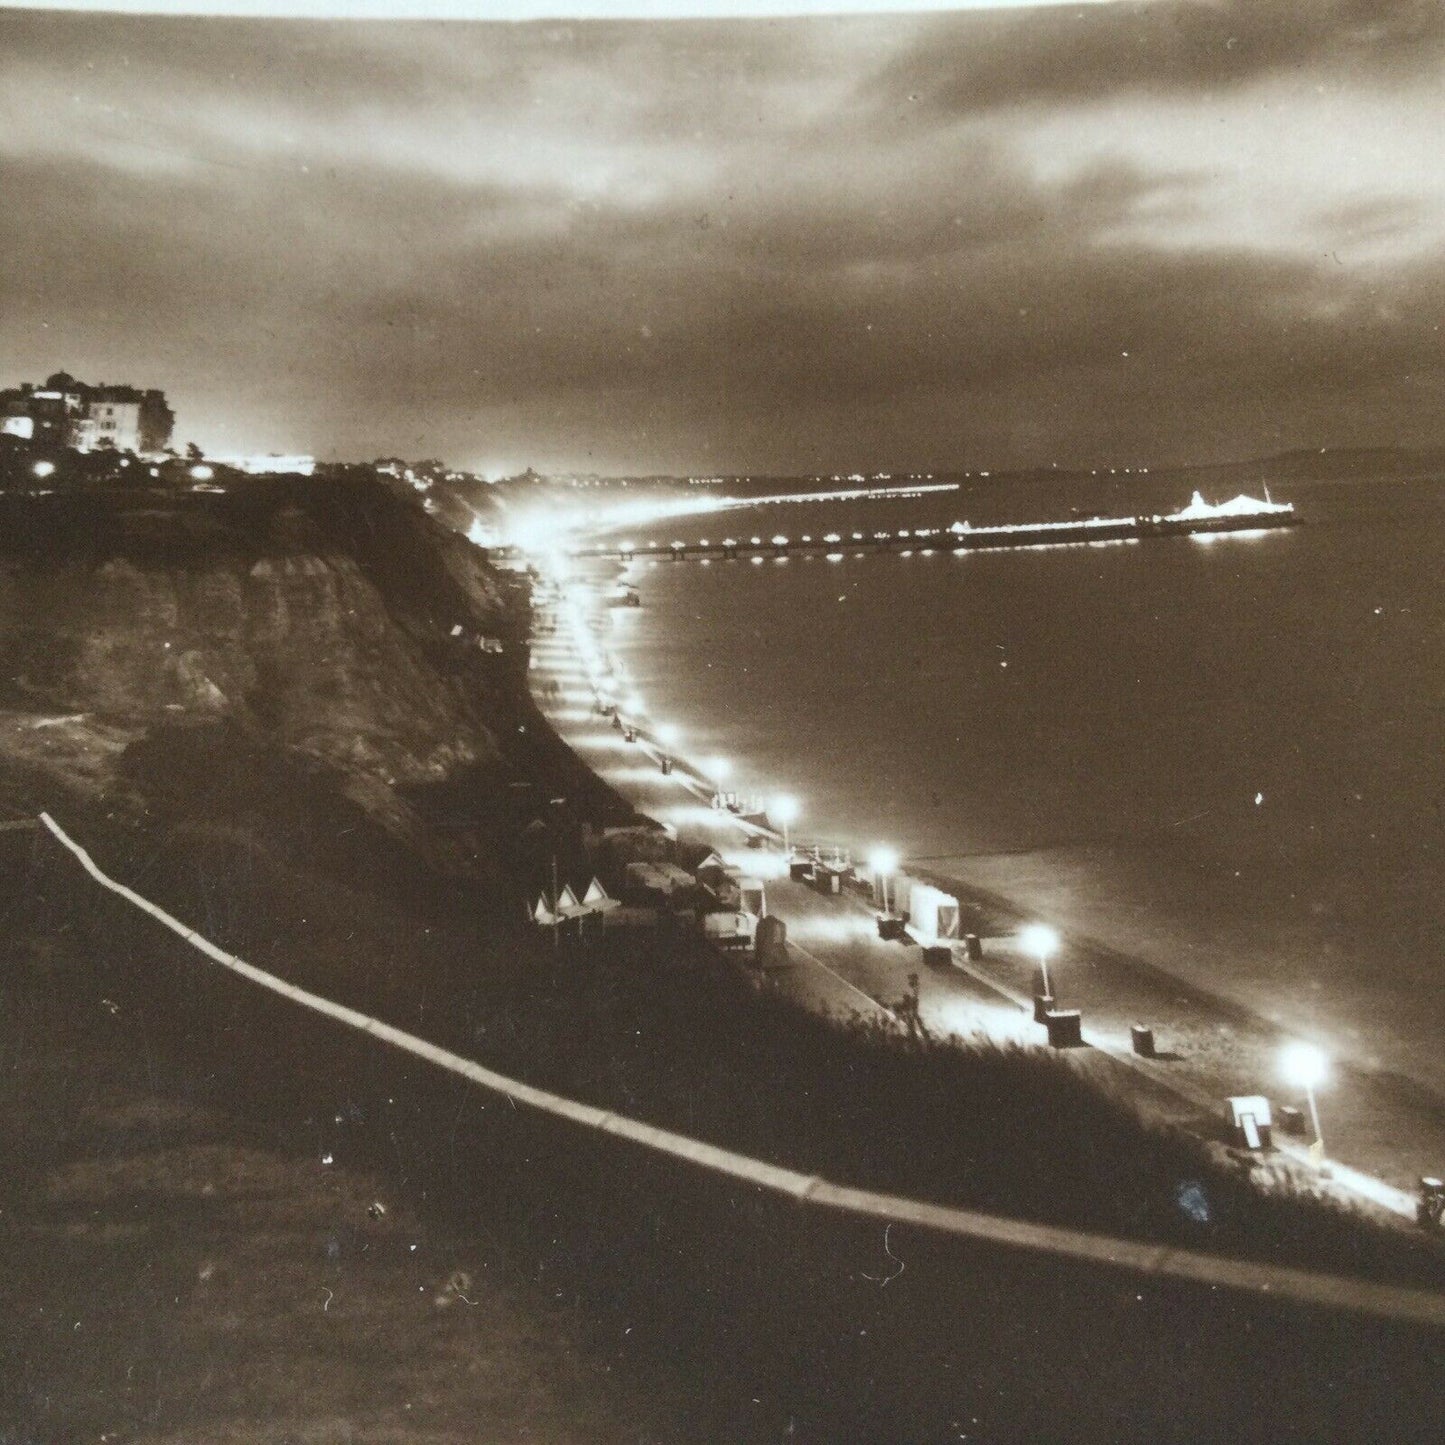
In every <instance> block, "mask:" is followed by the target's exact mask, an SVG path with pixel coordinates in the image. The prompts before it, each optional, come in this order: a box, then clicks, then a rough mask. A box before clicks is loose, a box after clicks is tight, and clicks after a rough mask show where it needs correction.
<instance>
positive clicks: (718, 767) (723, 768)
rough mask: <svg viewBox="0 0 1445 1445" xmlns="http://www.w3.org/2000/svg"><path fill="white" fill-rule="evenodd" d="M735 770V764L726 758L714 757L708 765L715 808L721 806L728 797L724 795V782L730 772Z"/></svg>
mask: <svg viewBox="0 0 1445 1445" xmlns="http://www.w3.org/2000/svg"><path fill="white" fill-rule="evenodd" d="M732 770H733V765H732V763H730V762H729V761H728V760H727V759H726V758H714V759H713V760H712V761H711V762H710V763H709V764H708V765H707V771H708V776H709V777H710V778H711V779H712V794H713V796H712V805H713V807H714V808H721V807H722V806H723V805H724V804H725V802H726V799H725V798H724V797H723V784H724V783H725V782H727V780H728V774H729V773H731V772H732Z"/></svg>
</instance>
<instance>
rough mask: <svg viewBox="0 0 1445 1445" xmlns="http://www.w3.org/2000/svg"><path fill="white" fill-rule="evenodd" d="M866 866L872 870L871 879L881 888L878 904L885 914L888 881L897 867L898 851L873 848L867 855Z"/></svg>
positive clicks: (886, 910)
mask: <svg viewBox="0 0 1445 1445" xmlns="http://www.w3.org/2000/svg"><path fill="white" fill-rule="evenodd" d="M868 866H869V867H870V868H871V869H872V870H873V879H874V882H875V883H877V884H881V885H882V887H881V889H880V890H879V891H880V893H881V895H882V896H881V898H880V899H879V902H880V903H881V904H882V906H883V911H884V912H885V913H887V912H888V911H889V908H888V880H889V878H891V877H892V876H893V873H894V871H895V870H896V869H897V867H898V850H897V849H896V848H875V849H874V850H873V851H872V852H871V853H870V854H869V855H868Z"/></svg>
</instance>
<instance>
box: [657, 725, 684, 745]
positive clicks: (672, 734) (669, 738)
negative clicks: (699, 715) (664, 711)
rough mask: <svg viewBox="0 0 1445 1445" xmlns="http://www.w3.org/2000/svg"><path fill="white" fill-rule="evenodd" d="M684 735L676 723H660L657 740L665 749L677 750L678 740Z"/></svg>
mask: <svg viewBox="0 0 1445 1445" xmlns="http://www.w3.org/2000/svg"><path fill="white" fill-rule="evenodd" d="M681 736H682V734H681V733H680V732H679V731H678V728H677V724H676V723H658V725H657V740H658V742H660V743H661V744H662V745H663V747H665V748H675V747H676V746H677V740H678V738H679V737H681Z"/></svg>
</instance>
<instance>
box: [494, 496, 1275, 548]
mask: <svg viewBox="0 0 1445 1445" xmlns="http://www.w3.org/2000/svg"><path fill="white" fill-rule="evenodd" d="M1302 521H1303V518H1301V517H1300V516H1299V514H1298V513H1297V512H1296V511H1295V509H1294V507H1293V506H1292V505H1291V504H1289V503H1278V502H1268V501H1265V502H1261V501H1257V500H1256V499H1254V498H1252V497H1237V498H1235V500H1234V501H1233V502H1226V503H1223V504H1222V505H1220V506H1217V507H1215V506H1210V505H1209V504H1208V503H1206V502H1203V501H1202V500H1201V499H1200V498H1199V496H1198V494H1197V493H1196V495H1195V498H1194V500H1193V501H1192V502H1191V503H1190V505H1189V506H1188V507H1186V508H1184V509H1183V510H1181V511H1178V512H1172V513H1169V514H1167V515H1162V516H1161V515H1158V514H1154V515H1149V516H1135V517H1086V518H1079V517H1074V518H1070V519H1069V520H1067V521H1062V522H1023V523H1015V524H1012V525H1006V526H993V527H973V526H970V525H969V523H967V522H955V523H953V525H952V526H949V527H914V528H910V527H902V528H899V529H898V530H896V531H873V532H861V531H854V532H826V533H803V534H801V535H794V536H788V535H785V534H783V533H775V534H774V535H772V536H770V537H762V536H752V537H723V538H720V539H714V538H708V537H702V538H700V539H698V540H697V541H692V542H688V541H683V540H680V539H679V540H676V541H672V542H660V541H650V542H633V541H630V540H623V541H616V542H613V541H601V540H598V541H592V542H589V543H586V544H584V545H582V546H578V547H573V548H570V549H568V552H567V555H568V556H570V557H574V558H599V559H608V560H613V561H618V562H632V561H636V560H637V559H639V558H652V559H654V560H656V559H661V558H670V559H671V560H673V561H676V562H682V561H688V560H693V559H698V558H718V559H721V560H723V561H738V560H740V559H743V558H749V559H751V558H758V557H791V556H797V555H808V554H815V553H816V554H822V555H825V556H840V557H841V556H844V555H847V554H853V555H858V554H860V553H866V552H882V551H889V552H953V553H955V554H957V553H963V552H978V551H987V550H995V549H1000V548H1009V547H1072V546H1094V545H1098V544H1101V543H1112V542H1137V541H1144V540H1147V539H1149V538H1156V537H1190V536H1200V535H1217V534H1221V533H1230V532H1235V533H1237V532H1258V531H1265V530H1274V529H1277V528H1281V527H1295V526H1299V525H1300V523H1301V522H1302ZM497 553H498V554H499V555H500V556H502V557H516V558H520V557H521V556H522V551H521V549H519V548H516V547H503V548H499V549H497Z"/></svg>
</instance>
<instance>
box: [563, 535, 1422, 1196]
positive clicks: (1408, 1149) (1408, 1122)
mask: <svg viewBox="0 0 1445 1445" xmlns="http://www.w3.org/2000/svg"><path fill="white" fill-rule="evenodd" d="M625 571H626V566H625V564H623V565H618V564H611V565H608V564H604V563H598V562H595V561H594V562H591V563H590V564H589V566H588V576H589V578H590V579H591V580H592V581H593V582H594V584H595V581H596V579H597V578H598V577H605V578H606V579H607V580H608V581H613V580H616V579H617V578H618V577H619V576H621V575H623V574H624V573H625ZM604 611H605V609H604ZM538 704H539V707H540V708H541V710H542V712H543V714H544V715H546V716H547V717H548V720H549V722H550V723H551V725H552V727H553V728H554V729H556V730H557V731H558V733H559V734H560V735H561V736H562V737H563V739H564V741H565V742H567V743H568V745H569V747H571V748H572V750H573V751H574V752H575V753H577V755H578V756H579V758H580V759H581V761H582V762H583V764H584V765H585V766H588V767H591V768H593V769H594V771H599V772H601V773H602V776H603V777H604V780H605V781H606V782H608V783H609V785H610V786H611V787H613V788H614V789H615V790H616V791H617V792H619V793H621V794H622V795H623V796H625V797H627V798H628V799H629V801H630V803H631V804H632V806H634V807H635V808H636V809H637V810H638V811H639V812H640V813H643V814H644V815H648V814H649V807H648V800H647V798H646V797H645V796H642V795H639V791H638V789H637V787H636V786H635V785H634V786H629V782H628V779H627V778H625V777H616V776H614V777H611V778H608V777H607V776H606V769H607V766H608V764H607V762H606V761H605V760H604V759H599V758H597V757H595V756H594V757H588V756H586V749H585V748H580V749H579V748H578V746H577V745H576V744H577V737H578V729H579V727H581V728H583V729H584V730H585V727H586V723H585V722H583V721H581V718H579V717H577V716H575V715H574V716H573V717H572V718H571V719H570V720H569V719H568V718H559V717H558V716H556V715H554V714H553V713H552V712H550V711H549V709H548V708H547V706H546V704H545V702H543V700H542V699H540V698H539V699H538ZM573 712H574V714H576V712H577V710H576V709H573ZM581 717H582V718H585V709H584V710H583V711H582V714H581ZM569 733H570V734H571V736H569ZM682 751H683V752H684V753H685V751H686V750H685V749H684V750H682ZM684 765H685V766H687V765H686V764H684ZM691 771H692V772H693V773H694V774H695V775H696V776H698V777H702V776H703V773H704V770H703V769H701V768H698V767H696V766H692V767H691ZM633 772H634V774H635V773H636V770H635V769H634V770H633ZM808 831H809V833H812V834H817V833H819V831H820V830H815V829H809V830H808ZM1011 857H1012V855H990V857H989V861H993V862H997V860H998V859H999V858H1004V859H1010V858H1011ZM980 861H982V859H980ZM963 862H964V857H963V856H962V855H955V856H954V857H953V858H952V859H950V858H949V857H948V856H934V857H932V858H930V859H929V860H928V862H927V863H926V864H925V865H924V866H914V867H908V868H906V869H905V871H906V872H907V873H908V875H909V876H911V877H915V878H917V879H919V880H920V881H923V882H929V883H932V884H934V886H938V887H942V888H944V890H945V891H947V892H949V893H951V894H953V895H954V896H955V897H957V898H958V899H959V900H960V902H964V903H967V904H971V905H973V906H975V907H977V908H979V909H981V910H982V911H983V912H984V913H985V914H986V915H987V916H988V917H989V918H990V927H989V928H988V930H987V937H986V942H985V954H986V958H985V964H984V968H985V976H986V977H992V978H993V979H994V980H995V981H996V982H997V983H998V984H999V985H1000V986H1001V987H1002V988H1003V989H1004V990H1012V992H1013V996H1014V997H1015V998H1017V997H1018V996H1019V995H1024V996H1027V994H1029V993H1030V992H1031V991H1032V983H1033V976H1034V971H1035V967H1036V965H1035V964H1034V963H1033V961H1032V960H1030V959H1027V958H1025V957H1023V956H1022V955H1021V954H1020V952H1019V950H1018V948H1017V946H1016V940H1015V939H1014V934H1015V933H1016V931H1017V928H1018V926H1019V925H1020V924H1021V923H1023V922H1024V921H1025V920H1028V919H1029V918H1031V917H1034V916H1037V914H1038V910H1037V909H1036V908H1033V907H1030V906H1029V902H1028V895H1029V892H1030V890H1029V889H1028V888H1027V886H1024V887H1020V888H1018V889H1017V890H1015V889H1013V888H1008V887H1003V888H1000V887H997V886H988V885H983V884H980V883H979V882H977V881H976V880H970V879H969V878H968V877H967V876H966V874H965V870H964V869H963V868H962V867H959V866H949V865H950V863H953V864H955V865H960V864H962V863H963ZM1038 862H1039V860H1038V857H1037V854H1036V853H1023V854H1020V855H1017V858H1016V860H1015V861H1010V862H1009V863H1008V864H1007V868H1008V869H1009V870H1014V869H1016V868H1019V867H1022V866H1024V865H1027V866H1029V867H1032V868H1037V867H1038ZM1054 867H1055V869H1056V870H1057V864H1055V865H1054ZM1056 921H1062V920H1056ZM1066 951H1067V958H1068V960H1069V963H1068V968H1067V974H1066V980H1067V981H1066V982H1064V983H1062V984H1060V985H1059V986H1058V990H1059V993H1060V995H1061V1003H1062V1004H1063V1006H1066V1007H1082V1008H1083V1010H1084V1021H1085V1026H1086V1028H1092V1030H1093V1031H1094V1033H1095V1036H1096V1038H1097V1037H1099V1036H1101V1035H1106V1036H1107V1037H1108V1039H1109V1041H1110V1042H1111V1043H1112V1045H1113V1046H1114V1050H1117V1052H1118V1053H1120V1054H1125V1055H1126V1054H1127V1053H1128V1041H1129V1036H1130V1035H1129V1030H1130V1025H1131V1024H1135V1023H1143V1024H1148V1025H1151V1026H1152V1027H1154V1028H1155V1029H1156V1031H1157V1034H1158V1043H1159V1048H1160V1052H1161V1057H1162V1059H1163V1063H1162V1064H1154V1063H1150V1064H1148V1065H1139V1066H1138V1067H1139V1069H1140V1072H1141V1073H1143V1074H1144V1075H1145V1076H1146V1084H1147V1079H1148V1078H1150V1077H1152V1078H1153V1079H1154V1080H1155V1082H1156V1083H1160V1082H1161V1080H1163V1083H1162V1087H1163V1089H1164V1090H1166V1091H1169V1092H1178V1093H1180V1094H1181V1095H1183V1096H1186V1097H1188V1098H1189V1099H1191V1100H1192V1101H1193V1102H1194V1104H1195V1113H1196V1119H1195V1124H1196V1127H1198V1126H1199V1125H1200V1124H1201V1123H1203V1122H1204V1121H1203V1120H1202V1119H1201V1118H1199V1117H1198V1114H1199V1110H1200V1109H1202V1108H1203V1107H1205V1106H1206V1105H1212V1106H1213V1113H1214V1115H1215V1116H1220V1115H1222V1113H1223V1109H1224V1101H1225V1098H1226V1097H1227V1096H1228V1095H1230V1094H1241V1093H1254V1092H1262V1093H1265V1094H1266V1095H1268V1096H1270V1097H1271V1098H1272V1099H1273V1100H1274V1103H1275V1107H1276V1108H1278V1107H1279V1106H1280V1105H1281V1104H1286V1103H1289V1104H1293V1103H1296V1102H1297V1101H1296V1100H1294V1099H1293V1098H1292V1097H1291V1096H1290V1092H1289V1091H1288V1090H1286V1089H1284V1088H1283V1087H1282V1086H1281V1085H1280V1084H1279V1083H1278V1082H1277V1080H1276V1078H1275V1075H1274V1067H1275V1055H1276V1053H1277V1051H1278V1049H1279V1047H1280V1045H1281V1044H1282V1043H1284V1042H1285V1041H1286V1040H1287V1039H1289V1038H1290V1037H1297V1036H1298V1033H1297V1031H1290V1030H1287V1029H1286V1028H1285V1027H1284V1026H1283V1025H1282V1024H1281V1023H1280V1022H1278V1021H1277V1020H1273V1019H1271V1018H1269V1017H1268V1016H1267V1015H1266V1014H1264V1013H1263V1012H1261V1011H1260V1010H1258V1009H1255V1008H1252V1007H1251V1006H1250V1005H1249V1004H1248V1003H1247V1002H1243V1001H1241V1000H1240V999H1238V998H1236V997H1232V996H1231V995H1229V994H1228V993H1226V992H1223V991H1216V990H1212V989H1210V988H1208V987H1205V986H1202V985H1201V984H1199V983H1198V982H1197V981H1196V980H1194V979H1191V978H1190V977H1188V976H1186V975H1185V974H1184V973H1183V972H1174V971H1171V970H1169V969H1168V968H1166V967H1163V966H1161V965H1160V964H1158V963H1155V962H1152V961H1150V960H1149V959H1148V958H1146V957H1144V956H1143V955H1142V954H1140V953H1135V952H1130V951H1127V950H1124V949H1120V948H1118V947H1116V946H1112V945H1111V944H1110V943H1108V942H1107V941H1105V940H1103V939H1100V938H1098V937H1096V936H1093V935H1091V934H1090V933H1089V932H1088V931H1086V930H1082V929H1078V928H1074V927H1070V928H1069V929H1068V931H1067V934H1066ZM905 953H906V954H907V955H908V956H911V958H912V960H913V961H912V963H911V965H910V964H905V963H904V961H903V959H904V955H905ZM917 959H918V955H917V952H916V951H915V950H912V949H910V950H906V951H905V950H902V949H900V950H899V968H898V985H899V986H898V987H897V989H896V991H895V992H894V993H893V995H892V997H895V998H896V997H901V996H902V994H903V993H904V991H905V989H904V986H903V985H904V981H905V980H906V979H907V978H908V976H909V974H910V971H911V972H913V973H918V972H920V970H919V968H918V962H917ZM922 974H923V976H922V986H923V989H924V997H925V999H926V998H927V996H928V993H929V991H930V990H931V989H932V988H933V987H934V986H935V984H936V982H937V980H935V979H934V978H933V977H931V976H930V974H929V972H928V971H926V970H925V971H922ZM845 982H846V983H848V984H850V985H853V986H862V987H863V988H864V989H865V991H867V992H868V993H869V994H870V995H871V996H873V997H880V995H879V993H878V990H877V988H875V987H869V986H868V983H867V981H866V980H864V979H863V978H861V977H860V978H859V979H858V980H856V983H855V980H853V979H851V978H847V977H846V976H845ZM1114 1050H1111V1051H1114ZM1125 1062H1129V1061H1128V1060H1125ZM1170 1073H1173V1074H1174V1075H1175V1076H1176V1080H1177V1082H1169V1081H1167V1075H1169V1074H1170ZM1336 1074H1337V1080H1336V1082H1337V1087H1336V1088H1335V1089H1333V1090H1332V1091H1331V1097H1330V1100H1329V1104H1328V1109H1329V1115H1330V1129H1329V1131H1328V1132H1329V1133H1330V1135H1331V1138H1332V1142H1333V1143H1335V1144H1336V1145H1338V1146H1339V1149H1338V1152H1339V1157H1340V1158H1342V1159H1348V1161H1349V1163H1350V1164H1351V1165H1354V1166H1356V1167H1358V1168H1359V1169H1360V1170H1363V1171H1365V1172H1366V1173H1367V1174H1368V1175H1371V1176H1374V1177H1376V1178H1378V1179H1380V1180H1383V1181H1385V1182H1386V1183H1387V1184H1388V1185H1389V1186H1391V1187H1392V1188H1393V1189H1394V1190H1397V1191H1402V1192H1403V1191H1409V1190H1411V1189H1413V1187H1414V1185H1415V1183H1416V1180H1417V1179H1418V1176H1419V1175H1420V1174H1421V1173H1428V1172H1436V1171H1437V1168H1438V1161H1439V1160H1440V1159H1441V1158H1445V1100H1442V1098H1441V1097H1440V1095H1439V1094H1438V1093H1437V1092H1436V1091H1435V1090H1433V1089H1432V1088H1431V1087H1430V1086H1429V1084H1427V1083H1425V1082H1424V1081H1422V1080H1420V1079H1418V1078H1415V1077H1414V1076H1412V1075H1409V1074H1407V1073H1401V1072H1399V1071H1392V1070H1390V1069H1387V1068H1381V1067H1378V1066H1372V1065H1371V1064H1370V1063H1369V1062H1368V1061H1365V1060H1361V1059H1359V1058H1357V1057H1351V1056H1347V1055H1346V1054H1344V1053H1342V1052H1340V1051H1336ZM1144 1092H1145V1093H1150V1092H1153V1093H1154V1094H1155V1095H1156V1097H1155V1099H1154V1101H1153V1103H1154V1105H1155V1107H1156V1111H1157V1108H1158V1106H1159V1105H1160V1104H1162V1103H1164V1101H1163V1100H1162V1099H1161V1098H1160V1097H1158V1093H1159V1091H1158V1090H1157V1089H1156V1090H1153V1091H1151V1090H1149V1089H1148V1088H1147V1087H1146V1089H1145V1091H1144ZM1141 1102H1142V1101H1141ZM1298 1102H1302V1100H1301V1101H1298ZM1166 1112H1167V1109H1166ZM1214 1127H1216V1128H1217V1127H1218V1123H1217V1118H1216V1120H1215V1125H1214ZM1332 1157H1333V1154H1332Z"/></svg>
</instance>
